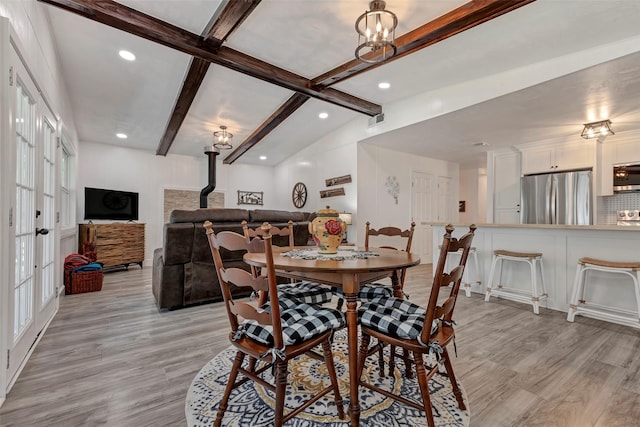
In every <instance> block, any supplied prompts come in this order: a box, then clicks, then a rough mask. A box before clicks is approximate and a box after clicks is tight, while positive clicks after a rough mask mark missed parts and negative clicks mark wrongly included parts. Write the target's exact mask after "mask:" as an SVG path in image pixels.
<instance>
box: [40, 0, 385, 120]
mask: <svg viewBox="0 0 640 427" xmlns="http://www.w3.org/2000/svg"><path fill="white" fill-rule="evenodd" d="M39 1H41V2H43V3H47V4H50V5H53V6H57V7H60V8H62V9H64V10H67V11H69V12H73V13H76V14H78V15H81V16H83V17H85V18H88V19H91V20H93V21H96V22H100V23H102V24H105V25H108V26H110V27H113V28H116V29H119V30H123V31H126V32H128V33H130V34H133V35H136V36H139V37H143V38H145V39H147V40H150V41H153V42H155V43H159V44H162V45H164V46H167V47H170V48H173V49H176V50H179V51H181V52H184V53H186V54H189V55H191V56H195V57H198V58H201V59H204V60H205V61H208V62H212V63H214V64H218V65H222V66H224V67H228V68H231V69H233V70H236V71H239V72H241V73H243V74H246V75H248V76H251V77H255V78H258V79H261V80H264V81H266V82H269V83H272V84H275V85H278V86H281V87H284V88H286V89H289V90H293V91H295V92H298V93H303V94H305V95H308V96H310V97H313V98H317V99H321V100H323V101H327V102H331V103H332V104H335V105H339V106H341V107H344V108H348V109H350V110H353V111H357V112H359V113H363V114H367V115H369V116H375V115H377V114H380V113H381V112H382V107H381V106H380V105H377V104H374V103H372V102H369V101H365V100H363V99H360V98H356V97H354V96H352V95H349V94H346V93H344V92H341V91H338V90H324V89H317V88H315V87H312V84H311V80H309V79H307V78H304V77H302V76H299V75H297V74H294V73H291V72H289V71H287V70H284V69H282V68H279V67H276V66H275V65H271V64H268V63H266V62H264V61H260V60H258V59H256V58H252V57H250V56H249V55H245V54H243V53H241V52H238V51H235V50H233V49H229V48H225V47H224V46H223V47H221V48H220V49H218V47H219V46H220V45H219V43H218V42H216V41H215V40H214V39H213V38H211V39H209V40H204V39H203V38H202V37H200V36H198V35H196V34H193V33H190V32H188V31H186V30H183V29H181V28H178V27H176V26H174V25H171V24H169V23H167V22H164V21H162V20H159V19H157V18H154V17H152V16H149V15H146V14H144V13H142V12H139V11H137V10H135V9H131V8H129V7H127V6H124V5H121V4H120V3H117V2H114V1H112V0H39Z"/></svg>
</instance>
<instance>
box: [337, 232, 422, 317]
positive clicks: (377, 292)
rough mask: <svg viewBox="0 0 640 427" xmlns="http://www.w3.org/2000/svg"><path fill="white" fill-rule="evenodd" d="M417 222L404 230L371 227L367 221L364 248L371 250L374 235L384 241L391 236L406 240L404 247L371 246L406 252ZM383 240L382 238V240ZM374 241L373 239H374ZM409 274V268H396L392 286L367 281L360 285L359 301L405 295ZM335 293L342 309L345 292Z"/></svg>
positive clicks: (392, 276) (392, 275)
mask: <svg viewBox="0 0 640 427" xmlns="http://www.w3.org/2000/svg"><path fill="white" fill-rule="evenodd" d="M415 227H416V223H415V222H412V223H411V226H410V227H409V228H408V229H406V230H402V229H400V228H398V227H391V226H389V227H382V228H380V229H375V228H371V223H370V222H369V221H367V223H366V230H365V238H364V239H365V240H364V249H365V250H366V251H368V250H370V244H369V243H370V241H369V240H370V238H371V237H374V239H375V238H377V237H381V238H382V237H384V238H385V240H384V241H388V239H389V238H395V239H396V240H398V241H399V242H401V241H402V240H404V248H403V249H399V248H397V247H395V246H390V245H388V244H381V245H371V248H373V247H377V248H386V249H395V250H403V251H406V252H410V251H411V242H412V241H413V232H414V230H415ZM380 241H381V242H382V241H383V240H382V239H381V240H380ZM372 242H373V240H372ZM406 274H407V269H406V268H402V269H399V270H394V271H393V272H392V274H391V286H389V285H387V284H384V283H366V284H364V285H362V286H360V292H359V293H358V300H359V301H372V300H374V299H377V298H381V297H384V298H391V297H394V296H395V297H398V298H402V297H403V296H404V291H403V288H404V281H405V277H406ZM334 293H335V294H336V296H337V297H338V298H339V299H338V306H337V307H338V309H339V310H340V309H342V304H343V303H344V294H343V293H342V289H336V290H334Z"/></svg>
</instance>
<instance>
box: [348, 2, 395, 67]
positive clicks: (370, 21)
mask: <svg viewBox="0 0 640 427" xmlns="http://www.w3.org/2000/svg"><path fill="white" fill-rule="evenodd" d="M385 7H386V3H385V2H384V1H383V0H373V1H371V2H369V10H367V11H365V12H364V13H363V14H362V15H360V16H359V17H358V19H357V20H356V24H355V29H356V32H357V33H358V47H357V48H356V51H355V56H356V58H357V59H358V60H360V61H362V62H366V63H370V64H377V63H381V62H384V61H386V60H387V59H389V58H391V57H393V56H394V55H395V54H396V53H397V50H398V48H397V46H396V45H395V44H394V38H395V29H396V27H397V26H398V18H397V17H396V15H395V14H394V13H393V12H390V11H388V10H385Z"/></svg>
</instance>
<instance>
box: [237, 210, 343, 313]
mask: <svg viewBox="0 0 640 427" xmlns="http://www.w3.org/2000/svg"><path fill="white" fill-rule="evenodd" d="M263 225H264V224H263ZM242 231H243V233H244V236H245V238H247V239H248V240H253V239H256V238H258V239H260V238H262V237H263V236H264V230H263V228H262V226H261V227H256V228H252V227H249V224H247V221H242ZM269 233H270V235H271V236H272V241H271V244H272V246H275V243H274V241H273V237H281V239H280V243H282V244H281V245H279V247H280V248H285V249H287V250H292V249H294V247H295V244H294V235H293V221H291V220H290V221H289V222H288V223H287V226H286V227H282V228H278V227H274V226H271V229H270V231H269ZM262 247H263V246H261V245H253V246H251V249H252V251H258V252H261V249H262ZM251 271H252V272H253V273H254V274H256V275H257V274H259V272H258V271H257V270H256V268H255V267H254V266H251ZM278 293H279V294H280V295H281V296H284V297H287V298H293V299H295V300H296V301H300V302H303V303H306V304H324V303H327V302H329V301H331V298H332V297H333V291H332V290H331V288H329V287H327V286H323V285H319V284H317V283H313V282H309V281H306V280H305V281H302V282H298V281H295V280H294V279H291V280H290V283H284V284H279V285H278ZM258 295H259V297H258V303H259V304H264V303H265V302H266V301H267V294H266V292H264V291H261V292H259V293H258Z"/></svg>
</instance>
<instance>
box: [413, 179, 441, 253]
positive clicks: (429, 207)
mask: <svg viewBox="0 0 640 427" xmlns="http://www.w3.org/2000/svg"><path fill="white" fill-rule="evenodd" d="M435 188H436V181H435V177H434V176H433V175H431V174H428V173H424V172H416V171H413V172H412V173H411V220H412V221H415V223H416V228H415V231H414V237H413V244H412V249H411V251H412V252H416V253H417V254H418V256H420V262H421V263H422V264H430V263H431V262H432V256H433V254H432V252H433V250H432V245H433V241H432V238H433V237H432V235H433V230H432V228H431V226H430V225H429V223H430V222H433V221H435V219H436V218H435V215H434V207H433V200H434V192H435Z"/></svg>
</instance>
